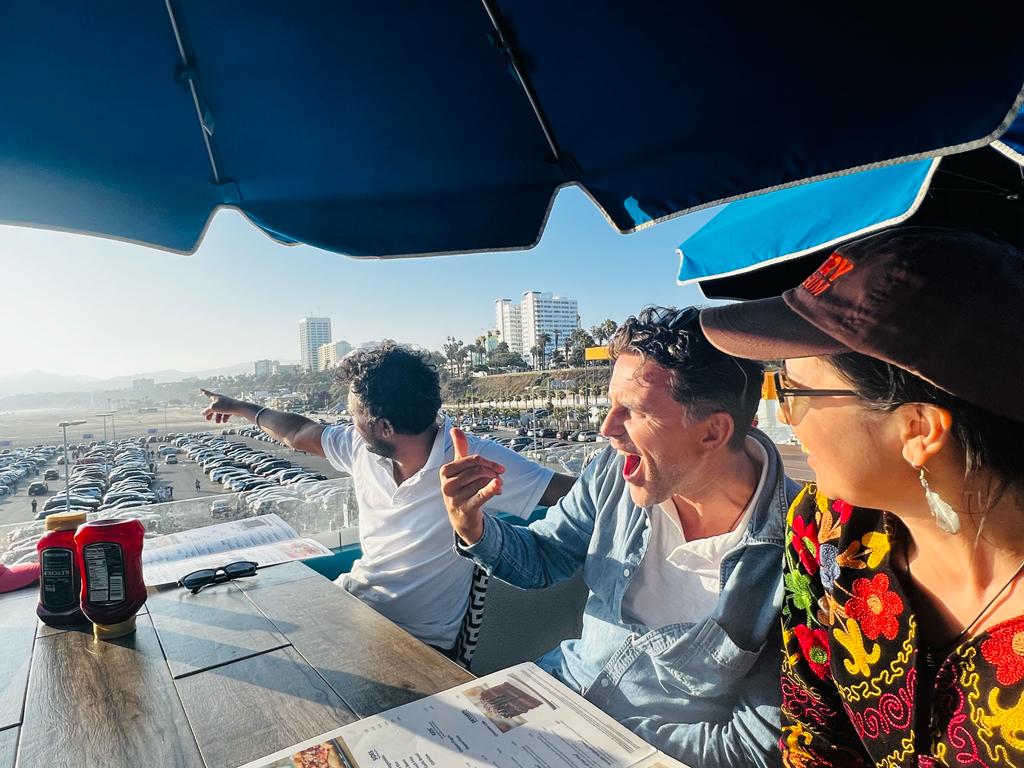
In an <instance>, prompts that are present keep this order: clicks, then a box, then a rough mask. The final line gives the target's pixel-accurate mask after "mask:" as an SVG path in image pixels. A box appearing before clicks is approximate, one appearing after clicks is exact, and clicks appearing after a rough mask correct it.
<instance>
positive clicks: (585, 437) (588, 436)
mask: <svg viewBox="0 0 1024 768" xmlns="http://www.w3.org/2000/svg"><path fill="white" fill-rule="evenodd" d="M596 441H597V432H596V431H594V430H592V429H585V430H583V431H582V432H580V433H579V434H578V435H576V442H579V443H593V442H596Z"/></svg>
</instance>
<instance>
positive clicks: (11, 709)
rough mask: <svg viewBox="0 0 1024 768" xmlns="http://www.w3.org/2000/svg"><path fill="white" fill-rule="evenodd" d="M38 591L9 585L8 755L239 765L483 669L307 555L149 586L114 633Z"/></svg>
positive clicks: (25, 759) (5, 758)
mask: <svg viewBox="0 0 1024 768" xmlns="http://www.w3.org/2000/svg"><path fill="white" fill-rule="evenodd" d="M36 600H37V592H36V591H35V590H34V589H27V590H22V591H20V592H14V593H9V594H6V595H0V768H13V767H14V766H15V765H17V766H18V767H19V768H36V766H103V767H104V768H118V767H119V766H124V767H125V768H140V766H159V767H160V768H177V767H178V766H206V767H208V768H232V766H238V765H241V764H243V763H245V762H247V761H249V760H253V759H256V758H259V757H262V756H263V755H267V754H270V753H271V752H275V751H277V750H279V749H283V748H285V747H288V746H290V745H292V744H295V743H297V742H300V741H302V740H304V739H307V738H310V737H312V736H316V735H318V734H320V733H323V732H324V731H328V730H331V729H332V728H336V727H338V726H340V725H344V724H346V723H350V722H352V721H354V720H357V719H359V718H362V717H367V716H369V715H372V714H375V713H377V712H381V711H383V710H385V709H390V708H391V707H394V706H398V705H399V704H404V703H407V702H409V701H413V700H415V699H418V698H421V697H423V696H427V695H430V694H432V693H436V692H438V691H441V690H444V689H446V688H450V687H451V686H453V685H458V684H460V683H463V682H465V681H467V680H469V679H471V678H472V675H470V674H469V673H468V672H466V671H465V670H464V669H462V668H461V667H459V666H457V665H456V664H454V663H452V662H450V661H448V660H447V659H446V658H444V657H443V656H441V655H440V654H438V653H437V652H435V651H434V650H432V649H431V648H429V647H427V646H426V645H424V644H422V643H421V642H419V641H418V640H416V639H415V638H413V637H412V635H410V634H408V633H407V632H405V631H404V630H401V629H399V628H398V627H396V626H395V625H394V624H392V623H391V622H390V621H388V620H387V619H385V618H383V617H382V616H381V615H380V614H378V613H376V612H375V611H373V610H372V609H370V608H368V607H367V606H365V605H363V603H361V602H360V601H359V600H357V599H356V598H354V597H352V596H351V595H349V594H348V593H347V592H345V591H344V590H342V589H340V588H339V587H337V586H335V585H334V584H332V583H331V582H330V581H328V580H327V579H325V578H323V577H322V576H320V575H319V574H317V573H316V572H315V571H312V570H310V569H309V568H307V567H306V566H304V565H302V564H301V563H288V564H285V565H280V566H275V567H273V568H268V569H265V570H261V571H260V572H259V574H258V575H257V576H256V577H255V578H252V579H243V580H239V581H236V582H231V583H227V584H221V585H218V586H215V587H210V588H208V589H206V590H204V591H203V592H201V593H199V594H198V595H192V594H190V593H189V592H188V591H187V590H183V589H177V588H167V589H161V590H151V591H150V596H149V600H148V601H147V603H146V607H145V609H143V612H142V613H140V615H139V617H138V629H137V631H136V632H135V634H134V635H130V636H128V637H125V638H121V639H118V640H114V641H106V642H99V641H96V640H94V639H93V637H92V634H91V629H89V628H83V629H70V630H63V631H62V630H54V629H51V628H50V627H47V626H45V625H43V624H41V623H39V622H38V620H37V619H36V616H35V606H36Z"/></svg>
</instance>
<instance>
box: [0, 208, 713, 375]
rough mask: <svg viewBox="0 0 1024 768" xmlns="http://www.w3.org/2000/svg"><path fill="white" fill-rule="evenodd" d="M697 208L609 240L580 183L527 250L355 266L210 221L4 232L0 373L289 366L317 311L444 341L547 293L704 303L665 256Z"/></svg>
mask: <svg viewBox="0 0 1024 768" xmlns="http://www.w3.org/2000/svg"><path fill="white" fill-rule="evenodd" d="M709 216H710V214H709V213H698V214H693V215H691V216H688V217H684V218H680V219H676V220H674V221H670V222H667V223H665V224H661V225H659V226H656V227H653V228H651V229H649V230H646V231H643V232H640V233H637V234H634V235H627V236H623V235H619V234H618V233H616V232H615V231H614V230H613V229H612V228H611V227H610V226H609V225H608V224H607V222H605V220H604V218H603V217H602V216H601V214H600V212H599V211H598V210H597V209H596V208H595V207H594V206H593V204H592V203H591V202H590V201H589V200H588V199H587V198H586V197H585V196H584V195H583V194H582V193H581V192H580V191H578V190H576V189H568V190H564V191H563V192H562V193H561V194H560V195H559V197H558V199H557V200H556V203H555V206H554V209H553V211H552V214H551V217H550V219H549V221H548V226H547V229H546V230H545V232H544V236H543V237H542V239H541V242H540V244H539V245H538V246H537V247H536V248H534V249H533V250H530V251H516V252H503V253H486V254H473V255H468V256H447V257H438V258H427V259H399V260H394V261H361V260H357V259H350V258H347V257H344V256H339V255H337V254H333V253H327V252H325V251H320V250H317V249H315V248H309V247H306V246H298V247H294V246H293V247H287V246H283V245H279V244H277V243H274V242H273V241H271V240H269V239H268V238H266V237H265V236H264V235H263V234H262V233H260V232H259V230H257V229H256V228H255V227H253V226H251V225H250V224H249V223H248V222H247V221H246V220H245V219H243V218H242V217H241V216H240V215H238V214H236V213H234V212H230V211H224V212H221V213H220V214H218V216H217V217H216V219H215V220H214V222H213V223H212V225H211V226H210V228H209V231H208V232H207V235H206V238H205V240H204V242H203V243H202V245H201V246H200V248H199V250H198V251H197V252H196V254H195V255H193V256H176V255H172V254H168V253H165V252H163V251H158V250H155V249H150V248H144V247H140V246H135V245H128V244H124V243H118V242H113V241H109V240H104V239H101V238H95V237H86V236H81V235H68V234H61V233H54V232H45V231H42V230H32V229H26V228H18V227H0V263H3V265H4V269H3V275H4V281H3V282H4V285H5V290H4V291H3V313H2V314H3V317H4V322H3V323H0V354H2V358H0V361H2V363H0V375H3V374H8V373H19V372H25V371H30V370H44V371H50V372H53V373H60V374H66V375H70V374H80V375H88V376H97V377H107V376H115V375H124V374H131V373H138V372H143V371H149V370H159V369H167V368H176V369H179V370H183V371H190V370H202V369H208V368H216V367H220V366H225V365H231V364H234V363H238V362H242V361H247V360H254V359H258V358H272V359H281V360H297V359H298V355H299V352H298V321H299V319H300V318H301V317H305V316H306V315H310V314H315V315H324V316H327V317H330V318H331V319H332V321H333V332H334V339H335V340H339V339H345V340H347V341H349V342H351V343H353V344H358V343H361V342H364V341H371V340H378V339H382V338H394V339H397V340H399V341H403V342H409V343H415V344H420V345H423V346H425V347H429V348H431V349H439V348H440V346H441V344H442V343H443V341H444V339H445V337H446V336H448V335H455V336H457V337H458V338H461V339H464V340H465V341H467V342H471V341H472V339H473V338H474V337H476V336H477V335H479V334H481V333H484V332H486V330H487V329H488V328H493V327H494V299H496V298H503V297H508V298H512V299H516V300H518V299H519V298H520V297H521V295H522V293H523V292H524V291H528V290H540V291H553V292H556V293H560V294H562V295H565V296H569V297H571V298H575V299H577V300H578V301H579V306H580V314H581V316H582V322H583V324H584V326H585V327H589V326H591V325H594V324H596V323H598V322H600V321H601V320H603V319H605V318H608V317H610V318H612V319H614V320H616V321H617V322H618V321H620V320H622V318H624V317H626V316H627V315H629V314H631V313H635V312H636V311H637V310H639V309H640V308H641V307H643V306H644V305H646V304H665V305H675V306H686V305H689V304H694V303H702V302H703V298H702V296H701V294H700V292H699V290H698V289H697V288H696V287H690V286H687V287H679V286H677V285H676V282H675V278H676V274H677V270H678V260H677V256H676V252H675V249H676V247H677V246H678V245H679V243H680V242H681V241H682V240H683V239H685V238H686V236H687V235H688V234H690V233H691V232H692V231H693V230H694V229H695V228H697V227H698V226H699V224H700V223H702V222H703V221H705V220H706V219H707V218H708V217H709Z"/></svg>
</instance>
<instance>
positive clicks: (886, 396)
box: [829, 352, 1024, 503]
mask: <svg viewBox="0 0 1024 768" xmlns="http://www.w3.org/2000/svg"><path fill="white" fill-rule="evenodd" d="M829 359H830V361H831V363H832V366H833V368H835V370H836V372H837V373H838V374H839V375H840V376H841V377H842V378H843V379H845V380H846V381H847V382H849V384H850V386H851V387H852V389H853V390H854V391H855V392H856V393H857V394H858V395H859V396H860V397H861V398H862V399H863V400H864V403H865V405H866V406H867V407H868V408H871V409H873V410H880V411H894V410H896V409H897V408H899V407H900V406H901V405H906V404H907V403H929V404H931V405H936V406H939V407H940V408H945V409H946V410H947V411H949V413H950V414H951V415H952V417H953V427H952V433H953V439H954V440H955V441H956V443H957V445H958V446H959V448H960V449H961V450H962V451H963V454H964V460H965V466H964V476H965V477H967V478H970V477H971V476H976V475H977V474H978V473H979V472H987V473H991V474H992V475H993V476H994V477H995V479H996V484H995V485H994V486H993V487H991V488H990V489H989V502H990V503H992V502H993V501H994V500H995V499H997V498H998V497H999V496H1000V495H1001V494H1002V493H1003V492H1004V491H1005V490H1006V488H1007V487H1010V486H1017V487H1019V486H1020V485H1021V484H1022V481H1024V450H1022V449H1021V437H1022V434H1024V424H1020V423H1018V422H1016V421H1013V420H1012V419H1008V418H1005V417H1003V416H997V415H996V414H994V413H990V412H989V411H987V410H985V409H984V408H981V407H979V406H976V405H973V404H972V403H968V402H965V401H964V400H961V399H960V398H958V397H956V396H955V395H951V394H949V393H948V392H946V391H945V390H942V389H940V388H939V387H936V386H935V385H934V384H930V383H929V382H927V381H925V380H924V379H921V378H919V377H918V376H915V375H914V374H912V373H909V372H908V371H905V370H903V369H902V368H897V367H896V366H895V365H891V364H889V363H886V362H883V361H881V360H877V359H875V358H873V357H868V356H866V355H861V354H858V353H856V352H849V353H846V354H841V355H833V356H832V357H831V358H829Z"/></svg>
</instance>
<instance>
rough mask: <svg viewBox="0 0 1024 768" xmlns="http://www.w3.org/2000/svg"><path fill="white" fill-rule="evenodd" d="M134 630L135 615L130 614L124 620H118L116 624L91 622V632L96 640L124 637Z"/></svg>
mask: <svg viewBox="0 0 1024 768" xmlns="http://www.w3.org/2000/svg"><path fill="white" fill-rule="evenodd" d="M134 631H135V617H134V616H132V617H131V618H130V619H127V620H126V621H119V622H117V624H93V625H92V634H93V637H95V638H96V639H97V640H113V639H114V638H115V637H124V636H125V635H130V634H131V633H132V632H134Z"/></svg>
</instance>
